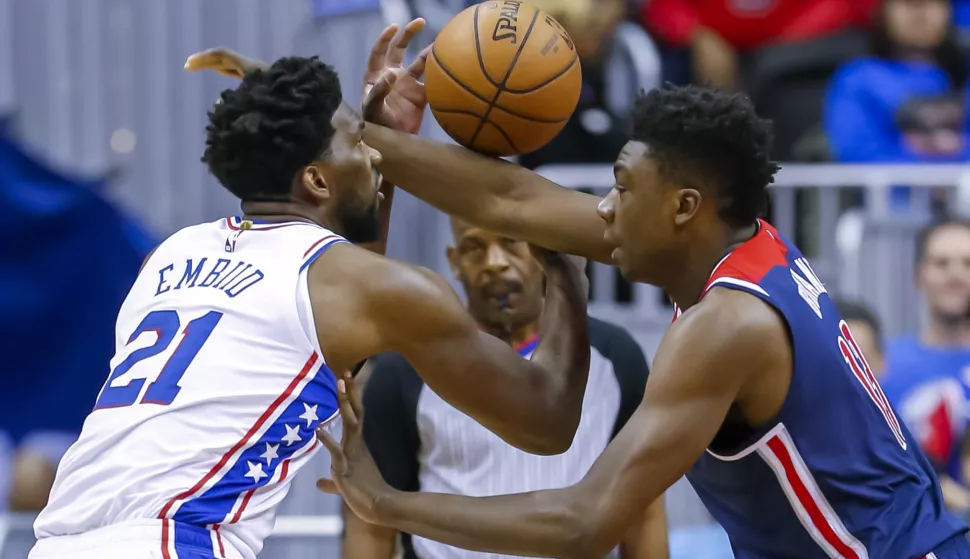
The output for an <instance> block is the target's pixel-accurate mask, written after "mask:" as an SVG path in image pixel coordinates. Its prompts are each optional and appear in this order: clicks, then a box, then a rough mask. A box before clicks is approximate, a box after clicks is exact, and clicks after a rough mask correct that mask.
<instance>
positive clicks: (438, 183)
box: [364, 123, 522, 231]
mask: <svg viewBox="0 0 970 559" xmlns="http://www.w3.org/2000/svg"><path fill="white" fill-rule="evenodd" d="M364 141H366V142H367V144H368V145H369V146H371V147H373V148H374V149H376V150H378V151H380V152H381V156H382V157H383V162H382V163H381V165H380V169H381V173H383V174H384V176H385V177H386V178H387V179H388V180H390V181H392V182H393V183H394V184H396V185H398V186H399V187H400V188H402V189H403V190H405V191H407V192H409V193H411V194H413V195H414V196H416V197H417V198H420V199H421V200H424V201H425V202H427V203H429V204H431V205H432V206H434V207H436V208H438V209H439V210H441V211H443V212H445V213H447V214H449V215H454V216H457V217H459V218H461V219H464V220H466V221H468V222H470V223H474V224H476V225H479V226H482V227H486V228H488V229H492V230H495V231H500V230H501V222H500V218H501V215H500V213H501V212H500V210H499V206H500V205H501V204H502V201H503V200H506V199H511V198H512V197H513V196H514V194H515V176H516V174H517V173H520V172H522V169H521V168H519V167H517V166H515V165H512V164H510V163H508V162H506V161H503V160H501V159H492V158H488V157H485V156H483V155H479V154H477V153H474V152H472V151H470V150H467V149H465V148H462V147H460V146H456V145H449V144H444V143H441V142H435V141H431V140H428V139H425V138H421V137H419V136H415V135H412V134H405V133H403V132H398V131H395V130H391V129H388V128H384V127H382V126H378V125H375V124H370V123H368V124H367V127H366V128H365V129H364ZM456 189H461V195H460V196H459V195H456V194H455V190H456Z"/></svg>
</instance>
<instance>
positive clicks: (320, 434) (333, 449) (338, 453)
mask: <svg viewBox="0 0 970 559" xmlns="http://www.w3.org/2000/svg"><path fill="white" fill-rule="evenodd" d="M317 440H318V441H320V442H321V443H323V446H325V447H327V450H329V451H330V456H331V458H332V460H336V459H337V457H342V456H343V451H342V450H341V448H340V443H338V442H337V441H336V439H334V438H333V437H332V436H331V435H330V433H328V432H327V431H326V429H324V428H323V427H318V428H317Z"/></svg>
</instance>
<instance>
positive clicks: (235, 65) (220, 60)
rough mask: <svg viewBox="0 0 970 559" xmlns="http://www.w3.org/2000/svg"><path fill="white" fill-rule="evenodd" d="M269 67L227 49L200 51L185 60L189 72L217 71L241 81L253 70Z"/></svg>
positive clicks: (217, 48) (218, 48)
mask: <svg viewBox="0 0 970 559" xmlns="http://www.w3.org/2000/svg"><path fill="white" fill-rule="evenodd" d="M268 67H269V65H268V64H266V63H265V62H263V61H261V60H257V59H255V58H248V57H245V56H243V55H241V54H239V53H238V52H236V51H234V50H230V49H227V48H225V47H216V48H214V49H206V50H203V51H199V52H197V53H195V54H192V55H189V57H188V58H187V59H186V60H185V69H186V70H188V71H189V72H197V71H199V70H215V71H216V72H219V73H220V74H222V75H223V76H229V77H230V78H237V79H240V80H241V79H243V76H245V75H246V74H248V73H249V72H252V71H253V70H261V69H265V68H268Z"/></svg>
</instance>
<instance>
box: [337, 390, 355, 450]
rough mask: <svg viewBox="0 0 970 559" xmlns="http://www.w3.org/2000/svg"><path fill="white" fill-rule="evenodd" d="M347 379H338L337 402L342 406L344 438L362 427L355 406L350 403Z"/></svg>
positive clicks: (341, 415)
mask: <svg viewBox="0 0 970 559" xmlns="http://www.w3.org/2000/svg"><path fill="white" fill-rule="evenodd" d="M347 384H348V383H347V381H346V380H344V379H340V380H338V381H337V404H338V406H339V408H340V417H342V418H343V420H344V440H347V438H348V437H349V436H351V435H353V434H356V432H357V430H358V429H359V428H360V421H359V420H358V418H357V413H356V412H355V411H354V406H353V405H352V404H351V403H350V395H349V394H348V393H347Z"/></svg>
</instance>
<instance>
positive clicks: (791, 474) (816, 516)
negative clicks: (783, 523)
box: [767, 435, 861, 559]
mask: <svg viewBox="0 0 970 559" xmlns="http://www.w3.org/2000/svg"><path fill="white" fill-rule="evenodd" d="M767 447H768V449H769V450H770V451H771V453H772V454H774V455H775V458H777V459H778V462H779V463H780V464H781V466H782V468H783V469H784V470H785V478H786V479H787V480H788V483H789V484H790V485H791V488H792V491H794V493H795V497H796V498H797V499H798V504H800V505H801V507H802V509H803V510H804V512H806V513H807V514H808V518H809V520H810V521H811V523H812V526H814V527H815V529H816V530H818V533H819V534H821V535H822V538H823V539H825V542H826V543H828V544H829V545H830V546H831V547H832V548H833V549H834V550H835V551H837V552H838V554H839V557H843V558H844V559H861V558H860V556H859V554H858V553H856V551H855V550H854V549H852V547H851V546H850V545H849V544H848V543H847V542H846V541H845V540H844V539H842V537H840V536H839V534H837V533H836V531H835V529H833V528H832V524H831V523H830V522H829V520H828V519H827V518H826V517H825V513H823V512H822V507H820V506H819V503H818V502H817V501H816V500H815V498H814V497H813V496H812V494H811V492H810V491H809V490H808V487H807V486H806V485H805V481H804V480H803V479H802V477H801V475H800V474H799V472H798V470H797V469H796V468H795V463H794V459H793V458H792V455H791V453H790V451H789V449H788V447H787V446H786V445H785V442H784V441H783V440H782V439H781V437H779V436H778V435H775V436H774V437H771V438H770V439H769V440H768V442H767ZM792 504H794V503H792Z"/></svg>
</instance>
